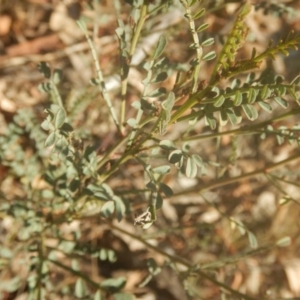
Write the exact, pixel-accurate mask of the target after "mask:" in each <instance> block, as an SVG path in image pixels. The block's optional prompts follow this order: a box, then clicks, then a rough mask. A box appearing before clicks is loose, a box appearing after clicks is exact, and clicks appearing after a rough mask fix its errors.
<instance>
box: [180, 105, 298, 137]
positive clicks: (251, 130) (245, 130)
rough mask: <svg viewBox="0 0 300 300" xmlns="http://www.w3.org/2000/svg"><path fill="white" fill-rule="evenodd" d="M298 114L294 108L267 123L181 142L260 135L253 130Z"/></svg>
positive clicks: (202, 135) (204, 135)
mask: <svg viewBox="0 0 300 300" xmlns="http://www.w3.org/2000/svg"><path fill="white" fill-rule="evenodd" d="M299 113H300V108H296V109H293V110H290V111H288V112H286V113H284V114H282V115H279V116H277V117H274V118H271V119H269V120H267V121H264V122H260V123H257V124H254V125H250V126H244V127H242V128H238V129H233V130H228V131H223V132H216V133H211V134H201V135H194V136H190V137H186V138H183V139H182V141H185V142H186V141H195V140H205V139H212V138H217V137H220V136H224V135H234V134H235V135H241V134H245V133H249V134H250V133H261V132H254V131H255V130H257V129H259V128H261V127H264V126H266V125H268V124H270V123H273V122H278V121H281V120H283V119H285V118H288V117H290V116H293V115H297V114H299Z"/></svg>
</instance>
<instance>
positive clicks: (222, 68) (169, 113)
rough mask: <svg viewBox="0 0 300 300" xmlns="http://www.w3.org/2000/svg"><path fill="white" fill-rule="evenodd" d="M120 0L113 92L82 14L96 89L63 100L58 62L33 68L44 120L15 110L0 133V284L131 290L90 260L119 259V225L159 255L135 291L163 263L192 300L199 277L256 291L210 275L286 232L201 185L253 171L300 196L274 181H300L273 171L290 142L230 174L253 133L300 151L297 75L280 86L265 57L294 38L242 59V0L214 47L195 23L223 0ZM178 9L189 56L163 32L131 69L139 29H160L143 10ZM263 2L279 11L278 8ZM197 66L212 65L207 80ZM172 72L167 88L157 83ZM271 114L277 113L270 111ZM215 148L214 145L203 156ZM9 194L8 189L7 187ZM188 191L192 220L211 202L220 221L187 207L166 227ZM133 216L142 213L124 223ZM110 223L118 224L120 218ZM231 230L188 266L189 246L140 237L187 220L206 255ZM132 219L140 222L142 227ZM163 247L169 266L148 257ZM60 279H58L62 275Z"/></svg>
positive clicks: (35, 293)
mask: <svg viewBox="0 0 300 300" xmlns="http://www.w3.org/2000/svg"><path fill="white" fill-rule="evenodd" d="M126 2H128V3H130V12H126V9H128V8H129V6H128V5H127V6H126V8H124V11H125V12H126V13H127V15H126V21H127V24H124V22H123V21H122V20H121V19H118V27H117V28H116V35H117V38H118V42H119V54H120V57H119V64H118V66H117V68H118V70H117V71H118V74H119V76H120V82H119V91H118V92H119V93H120V94H118V93H115V92H113V91H110V90H108V89H107V87H106V79H105V78H104V76H103V74H102V70H101V66H100V63H99V61H98V55H97V50H98V49H97V47H96V46H95V44H94V41H93V40H92V39H91V37H90V36H91V32H90V30H89V29H87V28H90V25H91V23H92V22H93V20H90V19H84V17H82V18H81V19H80V20H78V26H79V27H78V30H81V31H82V32H83V33H84V35H85V37H86V39H87V41H88V43H89V46H90V50H91V55H92V57H93V61H94V66H95V74H96V77H95V78H92V79H91V81H90V82H91V85H92V88H86V89H85V90H84V91H82V92H79V93H77V95H76V97H73V98H71V97H70V98H68V99H66V100H65V99H63V98H62V96H61V92H60V83H61V81H62V71H61V70H57V69H55V70H52V69H51V68H50V67H49V66H48V64H47V63H45V62H42V63H40V64H39V70H40V71H41V72H42V73H43V75H44V77H45V79H46V80H45V82H44V83H42V84H41V85H40V90H41V91H43V92H46V93H48V94H49V96H50V97H49V98H50V99H51V104H50V105H49V106H47V107H46V108H45V111H44V116H45V119H44V120H43V121H42V122H41V120H40V115H38V114H37V113H36V112H35V111H34V110H33V109H24V110H19V111H18V113H17V114H16V115H15V116H14V119H13V121H12V122H11V123H10V124H9V126H8V128H7V130H6V133H5V134H4V135H2V136H1V137H0V145H1V149H0V155H1V161H2V165H3V166H5V168H6V170H8V171H7V175H6V176H5V178H4V180H3V182H2V184H1V196H2V197H1V198H2V201H1V217H2V218H3V222H4V220H5V221H6V222H7V223H9V224H10V225H9V226H10V227H9V228H10V229H9V230H8V227H4V229H3V230H4V232H5V235H4V236H3V238H2V242H3V243H2V245H3V246H2V247H1V270H2V271H3V272H6V273H7V274H9V275H8V277H7V278H9V279H7V280H2V282H1V283H0V290H2V291H3V290H6V291H8V292H9V293H13V292H15V291H22V290H23V289H25V290H26V291H27V293H28V299H54V298H55V299H60V298H61V299H74V298H80V299H111V298H109V297H113V299H135V297H134V291H128V290H127V291H126V290H125V291H124V289H123V288H124V286H125V284H126V278H125V277H124V276H125V275H120V276H113V277H111V278H110V276H105V275H103V276H102V277H101V278H100V277H99V276H98V277H97V276H95V271H93V268H94V270H95V269H96V270H97V268H98V267H97V266H95V265H97V264H100V268H101V263H99V261H100V262H104V261H108V262H110V263H111V264H112V265H113V264H118V259H119V258H120V257H118V255H117V254H116V252H117V251H118V247H117V246H116V249H115V248H114V247H115V244H116V236H117V234H119V235H120V234H121V235H123V236H127V238H130V239H131V240H137V241H139V242H140V243H142V244H143V245H144V247H145V249H148V250H151V251H152V252H150V253H154V254H153V255H152V254H149V255H148V257H149V256H150V255H152V256H153V258H152V256H151V258H149V259H148V260H147V264H145V265H143V268H145V269H147V268H148V271H147V272H148V273H147V274H148V275H146V276H141V280H140V286H146V285H147V283H148V282H149V281H150V280H151V279H152V278H153V277H155V276H157V275H158V274H159V273H160V272H161V271H162V270H163V269H164V268H170V269H171V270H172V272H174V273H175V274H177V275H178V278H179V279H180V280H179V281H180V282H181V284H182V286H183V287H184V288H185V290H186V297H187V298H189V299H194V297H195V299H200V298H201V297H202V296H201V295H202V292H201V287H202V286H205V285H206V282H210V284H213V285H214V286H216V287H219V288H220V291H219V293H218V296H217V297H223V298H222V299H225V297H226V296H225V295H226V294H227V295H230V296H228V297H229V298H226V299H254V298H252V296H251V295H247V294H244V293H242V292H239V291H238V290H235V289H234V288H231V286H230V284H227V283H225V282H229V281H228V280H227V281H226V280H225V281H224V280H221V279H218V278H217V276H215V274H214V273H215V272H216V271H217V270H223V271H225V272H226V270H227V271H228V270H229V269H226V268H227V266H232V265H234V264H235V263H237V262H238V261H240V260H243V259H246V257H248V256H250V255H257V254H261V253H262V252H268V251H271V250H272V251H273V249H274V248H275V247H277V246H286V245H288V244H289V242H290V238H289V237H284V236H281V237H278V239H277V242H276V240H272V239H268V240H264V239H263V238H261V237H257V236H256V234H255V231H256V227H255V225H253V223H251V222H250V221H249V219H247V218H242V217H239V215H238V213H237V212H233V209H234V206H236V204H234V203H232V205H231V207H230V205H229V206H225V205H222V201H221V200H220V199H217V200H216V201H215V200H213V199H211V197H210V195H209V194H207V192H208V191H210V190H214V189H216V188H220V187H222V188H224V187H225V186H228V185H231V186H232V185H234V184H239V183H240V184H241V183H242V182H243V181H244V180H246V179H253V178H256V177H259V178H263V180H265V183H264V184H265V185H267V184H271V185H273V187H276V188H277V189H278V191H279V193H281V195H282V199H284V202H285V203H287V202H290V201H292V202H295V203H298V202H297V197H295V196H291V195H289V194H288V193H287V192H286V191H285V190H284V188H283V187H282V184H286V183H289V184H293V185H296V186H298V184H297V176H296V175H295V173H294V172H293V171H292V172H291V174H288V173H287V172H286V171H285V170H283V171H284V172H285V173H281V172H279V171H278V170H281V169H279V167H282V166H286V165H287V164H288V163H290V162H294V161H296V160H297V159H299V152H297V151H294V153H292V151H291V152H289V153H291V154H290V155H289V156H288V157H285V158H284V159H281V160H280V161H276V162H272V159H270V160H269V161H268V159H267V157H265V158H263V161H266V162H267V164H264V166H262V165H261V167H260V168H259V169H256V170H252V171H249V172H245V173H243V174H237V173H235V174H237V175H232V174H234V172H231V170H232V169H234V168H236V170H238V168H237V167H236V166H238V162H239V157H240V156H242V153H243V151H249V145H250V146H251V147H252V148H250V149H251V151H253V152H255V153H257V151H258V150H257V147H258V144H259V141H258V140H259V139H260V138H261V139H262V140H263V139H264V140H268V141H271V145H275V143H273V142H272V141H273V140H274V139H277V141H278V144H279V145H278V146H276V147H278V149H281V148H280V145H286V144H287V143H290V144H291V145H292V146H291V147H292V148H291V149H294V148H297V146H298V144H299V126H298V125H297V124H295V123H294V119H293V116H295V115H298V114H299V112H300V109H299V107H298V104H299V78H298V77H296V78H295V79H293V80H291V82H288V81H286V80H285V79H284V78H283V77H282V76H279V75H278V74H276V73H274V72H273V73H272V70H270V69H266V70H264V71H263V70H261V69H260V66H261V65H262V63H263V62H264V61H265V60H268V59H272V60H274V59H276V56H277V55H282V54H283V55H288V54H289V51H290V50H291V49H296V45H297V44H298V43H299V41H300V37H299V36H298V35H296V34H294V33H290V34H289V35H288V36H286V37H285V38H284V39H282V40H279V41H278V42H277V43H272V42H270V43H269V45H268V46H267V48H266V50H265V51H263V52H259V51H257V50H256V49H255V48H253V51H252V54H251V56H250V57H247V58H243V59H241V58H240V55H239V53H240V52H239V50H240V49H241V48H242V47H244V46H245V44H246V43H247V36H248V32H249V29H248V28H247V26H246V22H245V19H246V18H247V16H248V14H249V13H250V11H251V8H252V7H251V5H250V4H247V3H245V4H244V5H243V6H242V7H241V8H240V10H239V12H237V13H236V16H235V21H234V22H233V24H232V26H231V30H230V32H229V33H228V35H227V36H226V37H223V40H224V43H223V44H221V43H219V41H218V38H217V36H213V34H212V33H211V32H209V31H208V29H209V25H208V24H207V23H204V22H203V20H204V18H205V17H206V16H208V15H209V14H212V13H213V11H214V10H218V9H220V7H218V6H215V7H213V6H211V5H210V6H209V5H206V4H205V3H206V2H207V1H206V2H205V1H203V3H202V4H201V3H200V2H201V1H200V2H199V1H193V0H189V1H185V0H182V1H180V3H175V4H174V3H172V1H146V0H145V1H138V0H135V1H126ZM116 3H117V1H116ZM116 7H117V4H116ZM174 7H177V9H178V8H180V9H181V10H182V14H184V16H185V18H186V20H187V22H188V24H189V32H190V35H191V38H192V43H191V44H190V45H187V47H186V48H187V51H189V52H190V53H192V54H193V57H194V58H192V59H191V60H190V61H189V62H187V63H185V64H179V63H171V62H170V61H169V60H168V59H167V57H166V56H165V53H166V52H167V51H168V43H169V41H168V40H170V39H171V37H170V35H171V30H170V29H168V28H167V29H164V31H165V32H161V34H160V37H159V38H158V39H157V42H156V44H155V46H154V47H153V48H151V50H150V52H147V57H146V58H144V60H143V61H142V63H141V64H139V65H135V66H133V65H132V64H131V62H132V58H133V57H134V55H135V52H136V48H137V47H138V43H141V44H142V47H143V41H144V40H143V38H144V37H145V36H147V34H150V33H151V28H150V26H154V24H155V23H154V21H153V20H152V18H154V17H157V16H158V17H159V16H161V17H163V14H164V13H166V12H167V11H168V10H172V9H174ZM265 9H269V10H272V9H273V10H274V9H275V10H276V12H280V13H282V14H284V13H286V12H287V11H286V10H284V6H280V7H279V8H278V7H275V6H274V7H265ZM116 10H118V8H116ZM129 16H130V22H129ZM153 38H154V37H153ZM218 47H221V50H218ZM209 67H211V72H210V73H209V72H208V71H207V70H208V69H209ZM131 68H137V69H138V70H139V71H140V73H142V74H143V75H144V78H143V80H142V84H143V90H142V91H141V92H140V93H139V92H138V89H134V87H133V88H132V90H130V88H131V87H130V85H129V83H128V76H130V70H131ZM203 71H205V72H207V74H206V75H205V76H203V74H201V72H203ZM254 72H255V73H254ZM174 74H176V81H175V83H174V85H172V87H170V85H169V86H168V85H166V84H163V83H165V82H166V81H167V80H171V79H172V76H174ZM200 75H201V76H200ZM200 77H201V78H202V77H205V79H204V80H201V79H200ZM128 95H134V97H133V96H132V98H134V99H135V100H134V101H131V102H130V101H129V97H128ZM289 106H290V107H291V109H289V108H288V107H289ZM273 110H275V115H274V114H273V115H268V114H269V113H271V112H273ZM93 111H98V112H97V114H98V116H99V118H98V122H99V123H98V124H95V123H94V124H92V123H91V122H90V120H89V118H90V115H92V113H93ZM265 112H266V113H268V114H266V113H265ZM284 120H291V121H289V122H288V124H289V125H290V127H288V126H286V125H281V124H282V122H283V121H284ZM252 121H254V122H252ZM40 124H41V126H40ZM97 127H101V130H99V129H98V128H97ZM223 137H228V143H227V144H224V145H222V144H221V139H222V138H223ZM242 140H243V142H242ZM245 140H246V142H245ZM274 147H275V146H274ZM212 149H215V153H208V152H207V151H211V150H212ZM278 151H279V150H278ZM213 157H214V158H215V159H214V160H212V159H213ZM253 157H254V158H255V155H254V156H253ZM283 174H284V177H283ZM295 176H296V177H295ZM186 177H187V178H191V180H190V181H189V182H191V183H192V184H191V185H189V186H185V185H186V184H187V181H184V180H183V178H186ZM208 178H209V180H208ZM177 183H178V184H177ZM11 189H13V192H11V193H8V192H9V191H10V190H11ZM228 193H229V192H228V190H227V197H231V195H230V194H228ZM189 195H195V196H194V198H195V199H196V200H197V202H196V203H197V205H195V207H194V204H190V202H189V201H190V200H187V203H188V204H187V207H190V209H195V215H194V217H195V216H196V214H197V213H198V212H199V208H200V209H206V210H208V209H213V210H214V211H216V212H217V213H218V216H219V217H218V220H217V221H216V222H210V223H211V224H206V223H205V221H203V222H200V221H199V220H198V219H197V218H194V217H193V214H192V216H191V219H190V220H189V222H188V225H187V226H185V225H184V224H183V223H180V222H179V223H177V224H176V225H174V224H172V223H170V222H169V221H168V220H167V218H166V217H164V216H163V215H162V214H161V213H160V209H161V208H162V206H163V205H164V202H165V203H167V202H168V201H172V199H180V202H179V203H181V204H180V205H183V203H184V198H185V197H189ZM215 196H216V194H214V197H215ZM222 197H224V194H223V196H222ZM200 198H201V199H202V200H201V201H200V202H199V199H200ZM168 209H170V213H171V214H172V211H171V210H172V209H174V208H172V209H171V208H170V207H169V206H167V208H166V210H168ZM177 209H178V211H179V206H178V207H177ZM136 211H139V214H138V215H137V216H136V217H135V218H132V215H133V213H135V212H136ZM190 212H191V210H190ZM173 213H174V211H173ZM170 218H171V219H172V217H170ZM133 219H134V220H133ZM116 220H117V222H121V224H127V225H126V226H125V225H124V227H123V226H122V225H118V224H117V222H116ZM122 222H123V223H122ZM129 223H131V224H134V225H138V227H136V232H135V233H132V232H131V231H130V229H128V224H129ZM229 225H232V226H233V227H234V228H237V229H238V231H236V230H235V229H234V228H232V229H226V230H227V231H226V232H231V233H232V236H233V237H232V241H235V242H236V247H235V249H236V252H237V253H236V254H234V255H232V254H230V253H229V252H228V250H226V249H223V250H218V251H219V252H218V253H219V254H220V255H221V257H220V258H219V259H218V260H215V261H211V260H209V259H208V260H207V261H205V260H204V262H203V263H202V262H200V263H197V262H195V261H193V260H191V259H186V258H184V254H185V255H186V257H188V255H189V254H188V253H185V252H184V251H181V252H180V254H179V255H178V256H177V255H175V254H170V253H174V252H176V251H175V250H174V249H173V250H172V251H171V252H170V251H168V250H167V249H164V248H163V247H160V246H159V245H158V242H157V243H156V244H153V243H150V242H149V241H148V239H149V238H154V239H155V238H156V239H157V240H158V239H159V236H160V235H162V236H165V237H166V236H167V235H168V234H172V233H175V237H176V239H179V240H180V237H181V236H182V237H185V238H188V236H189V235H188V234H187V230H189V229H188V228H189V227H191V228H192V229H193V230H195V231H194V232H195V233H196V234H199V236H200V235H201V234H200V233H201V232H204V233H203V240H200V238H199V239H193V238H192V237H191V241H190V242H191V243H192V242H193V243H194V244H193V246H191V245H190V244H189V247H191V248H190V249H192V250H191V252H193V253H194V252H197V251H198V252H199V253H200V252H201V251H203V253H204V252H207V253H209V252H210V251H214V250H212V248H211V245H212V244H213V245H215V247H220V249H222V244H223V243H224V241H221V240H220V236H218V234H217V229H218V228H219V227H220V226H224V227H228V226H229ZM7 226H8V225H7ZM139 226H140V227H142V228H143V229H144V230H145V229H148V228H149V234H148V235H147V232H148V231H143V230H140V229H139ZM100 227H101V230H100V229H99V230H100V231H101V234H97V233H95V235H96V237H97V239H95V240H96V241H94V238H93V232H94V231H95V232H97V228H100ZM150 228H151V229H150ZM109 232H113V233H114V234H115V236H114V237H112V236H110V235H109ZM244 237H246V239H248V242H246V243H245V239H244ZM279 238H280V239H279ZM281 238H282V239H281ZM224 240H226V237H224ZM128 243H129V242H128ZM170 244H171V243H170ZM171 245H172V244H171ZM128 247H129V246H128ZM129 249H130V247H129ZM158 255H161V256H163V257H165V263H163V264H161V263H158V262H157V261H156V257H157V256H158ZM200 261H201V259H200ZM14 263H19V264H20V266H22V268H23V271H22V274H24V273H25V274H26V276H23V277H22V276H21V275H18V272H16V271H15V270H14V268H13V267H12V266H13V264H14ZM87 265H88V266H89V267H88V268H87V267H86V266H87ZM230 270H231V272H233V271H232V269H230ZM123 274H125V273H123ZM68 276H69V278H70V280H69V281H68V280H66V278H68ZM56 277H57V278H56ZM58 278H63V279H64V280H63V282H62V284H60V283H59V279H58ZM142 279H143V280H142ZM204 280H206V281H204ZM25 287H26V288H25ZM137 294H138V293H136V296H137ZM137 297H138V296H137ZM161 299H162V298H161ZM206 299H208V298H206ZM212 299H213V298H212ZM214 299H215V298H214ZM216 299H217V298H216ZM218 299H219V298H218ZM260 299H262V298H260Z"/></svg>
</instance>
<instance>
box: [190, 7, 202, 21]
mask: <svg viewBox="0 0 300 300" xmlns="http://www.w3.org/2000/svg"><path fill="white" fill-rule="evenodd" d="M204 14H205V8H202V9H200V10H199V11H198V12H197V13H196V14H195V15H194V16H193V17H192V18H193V20H197V19H199V18H201V17H202V16H203V15H204Z"/></svg>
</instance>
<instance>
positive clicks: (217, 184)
mask: <svg viewBox="0 0 300 300" xmlns="http://www.w3.org/2000/svg"><path fill="white" fill-rule="evenodd" d="M299 158H300V153H298V154H296V155H293V156H291V157H289V158H287V159H284V160H282V161H280V162H277V163H274V164H271V165H269V166H266V167H265V168H262V169H259V170H257V171H253V172H249V173H246V174H243V175H240V176H236V177H233V178H225V179H220V180H217V181H214V182H212V183H211V184H206V185H205V186H203V187H200V188H199V187H198V186H196V187H192V188H190V189H185V190H182V191H180V192H178V193H175V194H174V196H179V195H186V194H188V193H200V192H203V191H206V190H212V189H215V188H219V187H222V186H225V185H228V184H232V183H236V182H238V181H241V180H244V179H248V178H251V177H256V176H259V175H264V174H267V173H269V172H270V171H272V170H274V169H276V168H279V167H281V166H283V165H285V164H287V163H290V162H292V161H295V160H297V159H299Z"/></svg>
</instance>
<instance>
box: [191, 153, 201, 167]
mask: <svg viewBox="0 0 300 300" xmlns="http://www.w3.org/2000/svg"><path fill="white" fill-rule="evenodd" d="M191 158H192V159H193V161H194V162H195V164H196V165H197V166H198V167H199V168H200V167H202V165H203V160H202V158H201V157H200V156H199V155H198V154H193V155H192V156H191Z"/></svg>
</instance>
